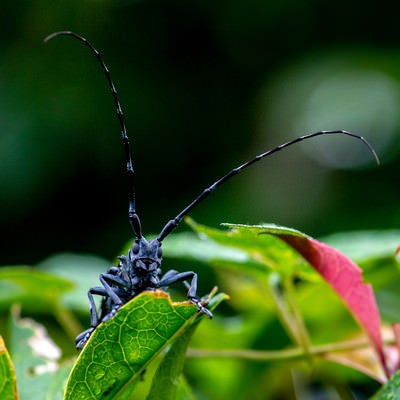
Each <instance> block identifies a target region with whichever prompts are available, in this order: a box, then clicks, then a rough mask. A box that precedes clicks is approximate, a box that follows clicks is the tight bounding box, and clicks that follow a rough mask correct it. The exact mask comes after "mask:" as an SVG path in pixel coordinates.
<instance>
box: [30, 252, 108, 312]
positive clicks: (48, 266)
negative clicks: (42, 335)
mask: <svg viewBox="0 0 400 400" xmlns="http://www.w3.org/2000/svg"><path fill="white" fill-rule="evenodd" d="M109 267H110V263H109V262H108V261H107V260H104V259H103V258H100V257H96V256H92V255H87V254H84V255H82V254H73V253H61V254H56V255H53V256H51V257H48V258H46V259H45V260H43V261H42V262H41V263H40V264H38V265H37V268H38V269H39V270H40V271H43V272H45V273H48V274H51V275H52V276H56V277H59V278H61V279H66V280H68V282H70V283H72V286H73V288H72V290H70V291H68V292H66V293H64V294H63V296H62V304H63V305H64V306H65V307H68V309H71V310H74V311H78V312H80V313H82V314H84V315H87V311H88V299H87V291H88V288H90V287H91V286H93V285H95V284H96V282H98V280H99V275H100V274H102V273H104V272H105V271H107V269H108V268H109ZM83 271H84V273H82V272H83Z"/></svg>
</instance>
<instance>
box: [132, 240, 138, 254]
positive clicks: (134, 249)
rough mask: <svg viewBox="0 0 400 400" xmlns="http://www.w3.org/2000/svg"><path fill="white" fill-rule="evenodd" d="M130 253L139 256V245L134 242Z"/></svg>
mask: <svg viewBox="0 0 400 400" xmlns="http://www.w3.org/2000/svg"><path fill="white" fill-rule="evenodd" d="M132 253H133V254H135V255H136V254H139V243H138V242H135V243H134V244H133V246H132Z"/></svg>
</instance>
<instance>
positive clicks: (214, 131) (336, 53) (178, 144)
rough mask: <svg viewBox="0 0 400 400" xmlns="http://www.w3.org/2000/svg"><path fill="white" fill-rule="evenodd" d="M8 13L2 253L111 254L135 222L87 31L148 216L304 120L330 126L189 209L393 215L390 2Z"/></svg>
mask: <svg viewBox="0 0 400 400" xmlns="http://www.w3.org/2000/svg"><path fill="white" fill-rule="evenodd" d="M1 9H2V12H1V13H0V32H1V34H0V160H1V168H0V193H1V203H0V223H1V226H2V231H3V234H2V237H3V239H2V240H1V247H2V264H3V265H4V264H7V263H8V264H17V263H18V264H21V263H27V264H32V263H36V262H38V261H39V260H41V259H43V258H44V257H46V256H48V255H50V254H52V253H57V252H60V251H74V252H88V253H95V254H97V255H101V256H105V257H106V258H108V259H112V258H114V256H115V255H117V254H118V253H119V251H120V249H121V247H122V245H123V244H124V243H125V242H126V240H127V239H128V238H129V237H131V236H132V233H131V231H130V227H129V224H128V221H127V190H126V177H125V175H124V161H123V151H122V146H121V143H120V132H119V126H118V122H117V118H116V115H115V112H114V105H113V103H112V98H111V95H110V93H109V89H108V87H107V85H106V81H105V78H104V76H103V72H102V71H101V69H100V68H99V66H98V64H97V61H96V60H95V58H94V57H93V55H92V54H90V53H89V51H88V49H87V48H85V47H84V46H83V45H82V44H81V43H79V42H77V41H75V40H73V39H71V38H67V37H60V38H57V39H55V40H53V41H51V42H49V43H47V44H44V43H43V38H44V37H45V36H46V35H48V34H49V33H52V32H54V31H58V30H73V31H75V32H77V33H79V34H81V35H83V36H85V37H87V38H88V39H89V40H90V41H91V42H92V43H93V45H94V46H95V47H97V48H98V49H99V50H100V52H101V54H102V55H103V58H104V59H105V62H106V64H107V65H108V66H109V68H110V70H111V74H112V77H113V79H114V81H115V83H116V86H117V89H118V92H119V95H120V100H121V103H122V107H123V110H124V114H125V117H126V123H127V126H128V132H129V134H130V139H131V145H132V151H133V159H134V164H135V168H136V173H137V175H136V197H137V209H138V211H139V214H140V216H141V219H142V224H143V230H144V232H145V233H146V232H147V233H154V232H158V231H159V230H160V229H161V228H162V226H163V225H164V224H165V223H166V222H167V220H168V219H170V218H172V217H173V216H175V215H176V214H177V213H178V212H179V211H180V210H181V209H182V208H183V207H184V206H186V205H187V203H188V202H189V201H191V200H192V199H193V198H194V197H195V196H197V195H198V194H199V192H200V191H201V190H202V189H203V188H204V187H206V186H208V185H209V184H211V183H212V182H213V181H214V180H215V179H217V178H218V177H220V176H221V175H223V174H224V173H226V172H227V171H228V170H229V169H231V168H233V167H235V166H237V165H239V164H240V163H242V162H244V161H246V160H247V159H249V158H251V157H252V156H254V155H256V154H258V153H261V152H264V151H265V150H266V149H268V148H270V147H272V146H275V145H277V144H280V143H281V142H283V141H286V140H289V139H292V138H294V137H296V136H299V135H302V134H305V133H310V132H314V131H318V130H321V129H346V130H351V131H354V132H356V133H358V134H361V135H363V136H365V137H366V138H367V139H368V140H369V141H370V142H371V143H372V144H373V145H374V146H375V147H376V150H377V152H378V154H379V156H380V157H381V160H382V165H381V166H380V167H379V168H377V167H376V166H375V165H374V162H373V159H372V157H371V156H370V155H369V154H368V152H367V150H366V149H365V147H364V146H363V145H362V144H361V143H359V142H357V141H355V140H352V139H350V138H345V137H332V138H331V137H324V138H319V139H316V140H314V141H309V142H306V143H303V144H301V145H299V146H297V147H296V148H294V147H292V148H291V149H290V150H289V149H288V150H287V151H285V152H283V153H279V154H278V155H275V156H273V157H271V158H269V159H267V160H264V161H263V162H261V163H260V164H258V165H255V166H253V167H251V168H250V169H249V170H247V171H246V172H244V173H243V174H240V175H239V176H237V177H235V178H234V179H233V180H232V181H231V182H229V183H227V184H226V185H224V186H223V187H221V188H220V189H219V190H218V191H216V192H215V194H213V196H212V197H210V198H209V199H207V200H206V201H205V202H204V203H203V204H202V205H201V206H199V207H198V208H197V209H196V210H195V211H193V212H192V213H191V216H192V217H193V218H195V219H196V220H198V221H199V222H202V223H205V224H208V225H214V226H217V225H218V224H219V223H221V222H235V223H258V222H261V221H264V222H273V223H277V224H282V225H286V226H293V227H295V228H297V229H300V230H302V231H304V232H307V233H308V234H310V235H313V236H319V235H324V234H328V233H330V232H334V231H338V230H353V229H367V228H371V229H380V228H398V226H399V225H400V211H399V210H400V209H399V207H398V206H397V203H398V197H399V195H400V188H399V187H398V186H397V175H398V171H399V163H400V157H399V151H400V145H399V142H400V141H399V140H398V136H399V134H400V120H399V110H400V104H399V103H400V46H399V42H400V33H399V29H398V18H397V16H396V13H394V12H390V9H388V8H386V7H385V5H384V3H379V4H377V3H375V2H364V1H355V2H352V3H351V5H350V4H349V3H348V2H344V1H335V2H324V1H310V0H306V1H288V0H284V1H282V0H281V1H261V0H246V1H243V0H241V1H240V0H231V1H219V2H215V1H177V0H175V1H128V0H123V1H93V0H92V1H85V0H79V1H75V0H70V1H67V2H65V1H63V2H61V1H45V0H42V1H34V2H28V1H16V2H12V3H4V4H2V6H1Z"/></svg>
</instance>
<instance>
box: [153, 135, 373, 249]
mask: <svg viewBox="0 0 400 400" xmlns="http://www.w3.org/2000/svg"><path fill="white" fill-rule="evenodd" d="M335 134H338V135H346V136H351V137H354V138H356V139H358V140H361V141H362V142H363V143H364V144H365V145H366V146H367V148H368V150H369V152H370V153H371V154H372V155H373V157H374V158H375V161H376V163H377V164H378V165H379V158H378V155H377V154H376V152H375V150H374V148H373V147H372V146H371V145H370V144H369V143H368V142H367V140H366V139H364V138H363V137H362V136H359V135H356V134H355V133H351V132H347V131H343V130H337V131H319V132H315V133H310V134H308V135H303V136H300V137H298V138H296V139H293V140H291V141H289V142H286V143H283V144H281V145H279V146H277V147H274V148H273V149H270V150H267V151H266V152H265V153H262V154H259V155H258V156H256V157H254V158H252V159H251V160H249V161H247V162H245V163H244V164H242V165H240V166H239V167H236V168H234V169H232V170H231V171H229V172H228V173H227V174H226V175H224V176H222V177H221V178H219V179H218V180H217V181H215V182H214V183H213V184H212V185H211V186H209V187H207V188H206V189H204V190H203V191H202V192H201V193H200V195H199V196H198V197H196V199H195V200H193V201H192V202H191V203H190V204H189V205H188V206H186V207H185V208H184V209H183V210H182V211H181V212H180V213H179V214H178V215H177V216H176V217H175V218H174V219H171V220H170V221H168V222H167V224H166V225H165V226H164V228H163V229H162V230H161V232H160V234H159V235H158V236H157V239H158V241H160V242H161V241H162V240H163V239H165V237H166V236H168V235H169V234H170V233H171V232H172V231H173V230H174V229H175V228H176V227H177V226H178V225H179V223H180V222H181V221H182V219H183V217H184V216H185V215H187V214H188V213H189V212H190V211H191V210H192V209H193V208H195V207H196V206H197V205H198V204H199V203H201V202H202V201H203V200H204V199H205V198H206V197H208V196H209V195H210V194H211V193H212V192H213V191H214V190H215V189H216V188H217V187H218V186H220V185H222V184H223V183H224V182H226V181H227V180H228V179H230V178H232V177H233V176H235V175H236V174H238V173H239V172H240V171H242V170H243V169H245V168H247V167H249V166H250V165H252V164H254V163H255V162H257V161H260V160H261V159H262V158H264V157H267V156H269V155H271V154H273V153H276V152H278V151H280V150H282V149H284V148H286V147H289V146H291V145H292V144H295V143H298V142H301V141H303V140H306V139H311V138H313V137H316V136H321V135H335Z"/></svg>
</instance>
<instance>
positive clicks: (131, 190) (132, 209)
mask: <svg viewBox="0 0 400 400" xmlns="http://www.w3.org/2000/svg"><path fill="white" fill-rule="evenodd" d="M62 35H66V36H72V37H74V38H75V39H78V40H80V41H81V42H83V43H84V44H85V45H86V46H87V47H89V49H90V50H91V51H92V52H93V53H94V55H95V56H96V58H97V60H98V61H99V63H100V65H101V67H102V69H103V71H104V73H105V75H106V78H107V82H108V84H109V86H110V89H111V93H112V96H113V99H114V103H115V106H116V108H117V115H118V120H119V125H120V127H121V137H122V143H123V146H124V150H125V159H126V172H127V175H128V196H129V222H130V224H131V226H132V229H133V232H134V234H135V236H136V237H137V238H138V239H140V238H141V237H142V228H141V226H140V219H139V216H138V215H137V213H136V206H135V185H134V177H135V173H134V170H133V163H132V157H131V151H130V146H129V138H128V134H127V131H126V126H125V122H124V115H123V112H122V108H121V103H120V102H119V99H118V93H117V89H116V88H115V85H114V82H113V81H112V79H111V75H110V71H109V69H108V67H107V65H106V64H105V62H104V61H103V59H102V58H101V56H100V53H99V52H98V51H97V49H96V48H95V47H93V46H92V45H91V44H90V43H89V42H88V40H87V39H85V38H84V37H82V36H80V35H78V34H76V33H75V32H71V31H61V32H54V33H52V34H51V35H49V36H47V37H46V38H45V39H44V41H45V42H48V41H49V40H51V39H53V38H55V37H57V36H62Z"/></svg>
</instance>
